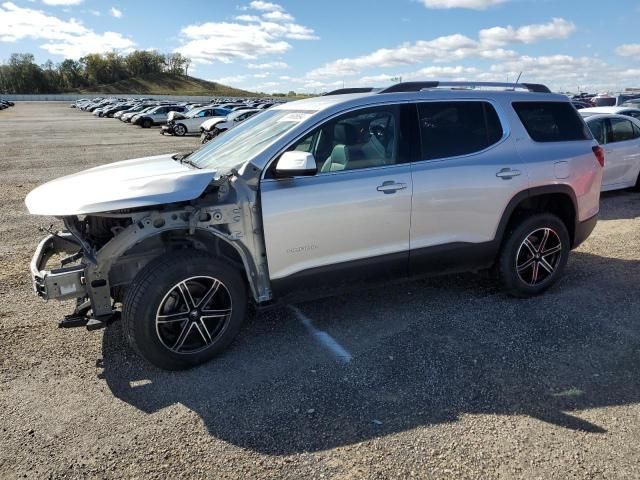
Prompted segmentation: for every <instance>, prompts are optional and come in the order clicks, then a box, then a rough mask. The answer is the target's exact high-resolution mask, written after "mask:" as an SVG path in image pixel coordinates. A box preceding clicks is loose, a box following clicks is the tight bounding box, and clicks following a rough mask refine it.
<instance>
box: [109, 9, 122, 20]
mask: <svg viewBox="0 0 640 480" xmlns="http://www.w3.org/2000/svg"><path fill="white" fill-rule="evenodd" d="M109 13H110V14H111V16H112V17H116V18H120V17H122V11H120V10H118V9H117V8H116V7H111V9H110V10H109Z"/></svg>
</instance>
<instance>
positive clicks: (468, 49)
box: [307, 18, 575, 79]
mask: <svg viewBox="0 0 640 480" xmlns="http://www.w3.org/2000/svg"><path fill="white" fill-rule="evenodd" d="M574 30H575V25H573V24H572V23H571V22H568V21H566V20H564V19H561V18H554V19H553V20H552V21H551V22H549V23H546V24H534V25H525V26H522V27H519V28H514V27H512V26H508V27H494V28H489V29H485V30H481V31H480V32H479V33H478V39H472V38H469V37H467V36H465V35H462V34H460V33H456V34H453V35H446V36H442V37H437V38H435V39H433V40H418V41H416V42H413V43H404V44H402V45H400V46H398V47H395V48H381V49H379V50H376V51H374V52H372V53H370V54H367V55H363V56H360V57H354V58H341V59H338V60H335V61H333V62H330V63H327V64H325V65H323V66H322V67H320V68H317V69H315V70H312V71H311V72H309V73H308V74H307V76H308V77H309V78H316V79H320V78H324V77H331V76H347V75H355V74H358V73H359V72H361V71H363V70H365V69H368V68H383V67H394V66H399V65H414V64H418V63H421V62H424V61H432V62H455V61H459V60H463V59H465V58H471V57H475V58H485V59H508V58H512V57H516V56H517V53H516V52H514V51H513V50H508V49H504V48H502V47H504V46H506V45H509V44H517V43H534V42H536V41H540V40H545V39H558V38H566V37H567V36H569V35H570V34H571V33H572V32H573V31H574Z"/></svg>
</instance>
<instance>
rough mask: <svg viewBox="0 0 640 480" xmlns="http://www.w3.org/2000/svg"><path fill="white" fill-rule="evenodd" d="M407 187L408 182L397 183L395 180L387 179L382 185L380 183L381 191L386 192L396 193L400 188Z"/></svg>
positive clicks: (379, 189) (379, 188)
mask: <svg viewBox="0 0 640 480" xmlns="http://www.w3.org/2000/svg"><path fill="white" fill-rule="evenodd" d="M405 188H407V184H406V183H396V182H394V181H393V180H387V181H386V182H382V185H378V188H377V189H376V190H378V191H379V192H382V193H384V194H389V193H396V192H397V191H398V190H404V189H405Z"/></svg>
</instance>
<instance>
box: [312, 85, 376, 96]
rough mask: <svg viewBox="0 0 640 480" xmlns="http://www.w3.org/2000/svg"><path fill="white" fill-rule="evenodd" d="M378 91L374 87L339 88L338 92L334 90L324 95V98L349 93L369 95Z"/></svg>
mask: <svg viewBox="0 0 640 480" xmlns="http://www.w3.org/2000/svg"><path fill="white" fill-rule="evenodd" d="M374 90H376V89H375V88H373V87H354V88H339V89H338V90H333V91H331V92H327V93H324V94H322V96H323V97H326V96H327V95H345V94H347V93H369V92H373V91H374Z"/></svg>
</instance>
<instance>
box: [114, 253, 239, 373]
mask: <svg viewBox="0 0 640 480" xmlns="http://www.w3.org/2000/svg"><path fill="white" fill-rule="evenodd" d="M215 282H219V284H218V286H217V289H215V288H214V287H215V285H216V283H215ZM185 288H186V289H187V290H188V292H189V295H187V294H186V293H185V290H184V289H185ZM214 290H215V293H214V294H213V297H212V298H211V300H210V301H208V302H207V301H205V300H202V297H204V296H205V294H206V293H211V292H212V291H214ZM202 301H204V302H205V304H206V305H205V306H204V307H202V306H201V305H198V303H199V302H202ZM247 301H248V298H247V293H246V288H245V284H244V281H243V279H242V277H241V275H240V273H239V272H238V271H237V270H236V269H235V268H234V267H232V266H231V265H229V264H227V263H226V262H224V261H221V260H220V259H218V258H216V257H213V256H211V255H208V254H206V253H203V252H199V251H195V250H182V251H177V252H171V253H168V254H166V255H163V256H161V257H159V258H157V259H155V260H153V261H152V262H150V263H149V264H148V265H147V266H145V267H144V268H143V269H142V270H141V271H140V272H139V273H138V274H137V275H136V277H135V279H134V280H133V282H132V283H131V286H130V287H129V289H128V291H127V294H126V297H125V299H124V303H123V308H122V319H123V330H124V334H125V336H126V338H127V341H128V342H129V344H130V345H131V347H132V348H133V349H134V350H135V351H136V352H137V353H138V354H140V355H141V356H142V357H144V358H145V359H146V360H148V361H149V362H151V363H152V364H154V365H155V366H157V367H160V368H162V369H165V370H183V369H186V368H190V367H193V366H195V365H199V364H201V363H204V362H206V361H208V360H210V359H211V358H213V357H214V356H215V355H216V354H218V353H219V352H220V351H222V350H223V349H225V348H226V347H227V346H228V345H229V344H230V343H231V342H232V341H233V339H234V338H235V337H236V335H237V334H238V332H239V331H240V327H241V325H242V322H243V321H244V318H245V313H246V306H247ZM212 302H213V303H212ZM188 304H190V308H187V305H188ZM207 307H208V308H207ZM212 307H213V308H212ZM205 308H206V309H205ZM200 310H202V311H201V312H200ZM188 311H191V312H192V314H189V312H188ZM194 311H195V312H196V313H195V314H194V313H193V312H194ZM207 313H208V314H209V316H208V317H207ZM201 315H202V316H201ZM205 317H207V318H205Z"/></svg>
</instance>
